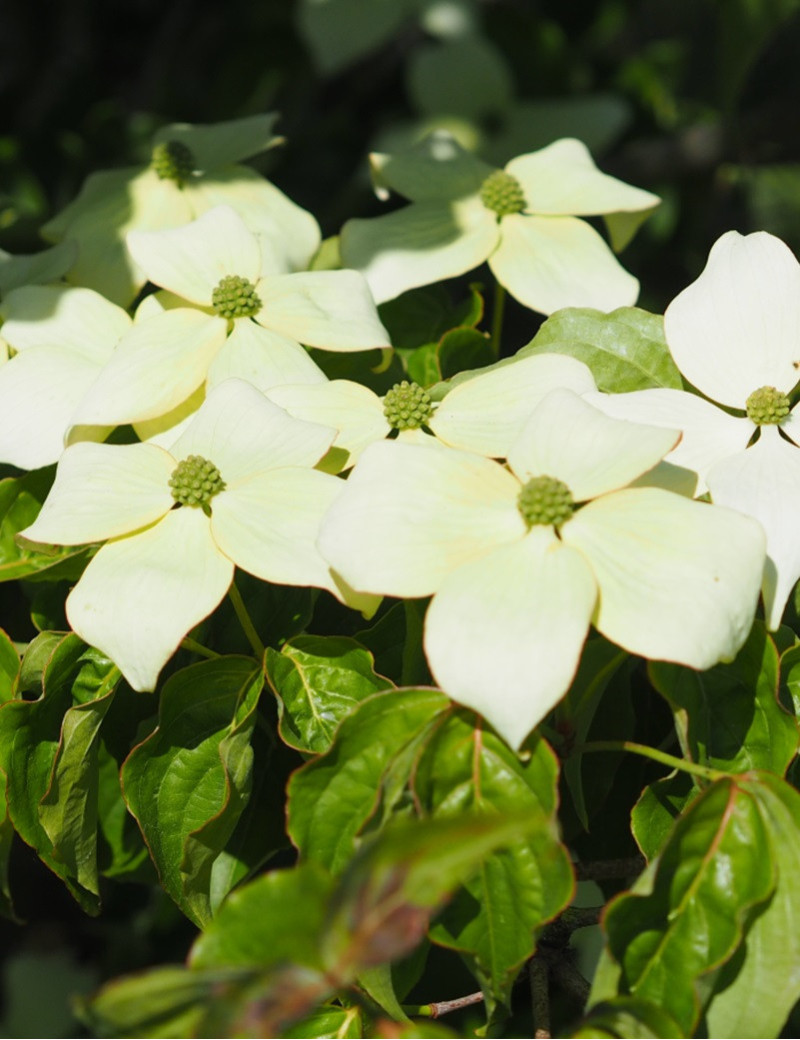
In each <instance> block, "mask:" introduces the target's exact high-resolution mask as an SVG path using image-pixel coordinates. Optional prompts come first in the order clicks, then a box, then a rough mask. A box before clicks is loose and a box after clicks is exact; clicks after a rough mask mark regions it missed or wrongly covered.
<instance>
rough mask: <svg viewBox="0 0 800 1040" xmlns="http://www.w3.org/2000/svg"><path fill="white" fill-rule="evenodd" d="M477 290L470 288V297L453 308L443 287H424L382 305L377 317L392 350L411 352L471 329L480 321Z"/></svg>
mask: <svg viewBox="0 0 800 1040" xmlns="http://www.w3.org/2000/svg"><path fill="white" fill-rule="evenodd" d="M480 289H481V287H480V286H479V285H477V284H474V285H470V287H469V296H468V297H466V299H464V300H461V301H459V302H458V303H455V304H454V303H453V300H452V298H451V296H450V293H448V291H447V290H446V289H445V288H444V286H441V285H426V286H424V287H423V288H421V289H410V290H409V291H408V292H405V293H403V294H402V295H401V296H398V297H397V298H396V299H394V300H388V301H387V302H386V303H382V304H381V305H380V307H379V308H378V314H379V315H380V318H381V321H382V322H383V324H384V325H385V326H386V329H387V331H388V333H389V335H390V337H391V341H392V344H393V345H394V348H395V350H399V351H401V352H402V351H411V350H415V349H416V348H417V347H422V346H425V345H426V344H429V343H438V342H439V340H440V339H441V338H442V336H444V334H445V333H446V332H449V331H450V330H451V329H456V328H460V327H462V326H463V327H467V328H474V327H475V326H476V325H477V324H478V323H479V322H480V320H481V319H482V317H483V297H482V296H481V293H480Z"/></svg>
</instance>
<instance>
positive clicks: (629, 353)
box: [517, 307, 683, 394]
mask: <svg viewBox="0 0 800 1040" xmlns="http://www.w3.org/2000/svg"><path fill="white" fill-rule="evenodd" d="M530 354H567V355H569V356H570V357H574V358H577V359H578V361H582V362H583V363H584V364H585V365H588V366H589V368H590V369H591V370H592V374H593V375H594V378H595V381H596V382H597V385H598V387H599V388H600V390H604V391H606V392H607V393H616V394H622V393H627V392H628V391H630V390H645V389H647V388H649V387H670V388H672V389H675V390H681V389H683V380H682V379H681V374H680V372H679V371H678V369H677V366H676V365H675V362H674V361H673V360H672V356H671V354H670V352H669V348H668V347H667V344H666V340H665V339H664V321H663V318H661V317H660V316H659V315H656V314H648V312H647V311H643V310H640V309H639V308H638V307H619V308H618V309H617V310H615V311H611V313H610V314H603V312H602V311H596V310H592V309H591V308H589V307H568V308H566V309H565V310H562V311H558V312H557V313H556V314H554V315H552V317H550V318H548V319H547V321H546V322H545V323H544V325H542V327H541V328H540V329H539V331H538V333H537V334H536V336H535V337H534V339H533V340H532V341H531V342H530V343H529V344H528V345H527V346H526V347H523V348H522V350H520V351H519V353H518V354H517V357H528V356H529V355H530Z"/></svg>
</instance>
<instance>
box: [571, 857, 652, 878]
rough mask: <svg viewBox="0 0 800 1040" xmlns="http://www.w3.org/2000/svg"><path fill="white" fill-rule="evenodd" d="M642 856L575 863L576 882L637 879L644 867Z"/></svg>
mask: <svg viewBox="0 0 800 1040" xmlns="http://www.w3.org/2000/svg"><path fill="white" fill-rule="evenodd" d="M646 865H647V864H646V862H645V858H644V856H623V857H622V858H621V859H600V860H595V862H593V863H575V864H573V866H574V867H575V877H576V878H577V879H578V881H613V880H616V879H618V878H628V877H638V875H639V874H641V872H642V871H643V870H644V868H645V866H646Z"/></svg>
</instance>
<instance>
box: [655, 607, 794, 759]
mask: <svg viewBox="0 0 800 1040" xmlns="http://www.w3.org/2000/svg"><path fill="white" fill-rule="evenodd" d="M649 675H650V679H651V682H652V683H653V685H654V686H655V688H656V689H657V690H658V691H659V693H661V694H662V696H664V697H665V698H666V700H667V701H668V702H669V704H670V707H671V708H672V710H673V712H674V714H675V719H676V725H677V729H678V735H679V737H680V739H681V744H682V747H683V750H684V754H686V755H687V756H688V757H689V758H690V759H691V760H692V761H695V762H699V763H700V764H702V765H710V766H712V767H714V768H716V769H722V770H724V771H726V772H731V773H743V772H745V771H747V770H748V769H768V770H770V772H773V773H776V774H777V775H778V776H783V774H784V773H785V772H786V770H787V768H788V767H789V763H790V762H791V761H792V759H793V758H794V756H795V754H796V753H797V748H798V743H799V742H800V731H798V725H797V720H796V719H795V718H794V717H793V716H792V715H790V714H789V713H788V712H787V711H786V710H785V709H784V708H783V707H782V706H781V704H780V702H779V701H778V675H779V669H778V651H777V649H776V647H775V644H774V642H773V641H772V639H771V637H770V636H769V635H768V633H767V632H766V630H765V628H764V625H763V624H762V623H761V622H758V621H757V622H756V623H755V624H754V626H753V630H752V632H751V633H750V635H749V637H748V639H747V642H746V643H745V644H744V646H743V647H742V649H741V650H740V651H739V653H738V654H737V656H736V658H735V659H734V660H733V661H731V662H730V663H729V664H718V665H716V666H715V667H714V668H710V669H709V670H708V671H706V672H697V671H695V670H694V669H691V668H685V667H683V666H682V665H675V664H666V663H664V662H659V661H655V662H651V664H650V665H649Z"/></svg>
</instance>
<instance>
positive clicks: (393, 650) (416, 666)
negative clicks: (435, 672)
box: [355, 599, 431, 686]
mask: <svg viewBox="0 0 800 1040" xmlns="http://www.w3.org/2000/svg"><path fill="white" fill-rule="evenodd" d="M427 608H428V600H427V599H406V600H403V602H402V603H393V604H392V605H391V606H390V607H389V608H388V610H386V612H385V613H381V614H379V615H378V619H377V621H375V623H374V624H373V625H372V626H371V627H370V628H365V629H362V630H361V631H360V632H356V636H355V637H356V639H357V640H358V641H359V643H361V644H362V645H363V646H365V647H366V648H367V649H368V650H369V651H370V652H371V653H372V655H373V656H374V658H375V668H376V670H377V671H378V672H379V674H381V675H387V676H390V677H393V678H394V679H395V680H396V681H397V684H398V686H426V685H428V684H429V683H430V682H431V673H430V671H429V669H428V662H427V661H426V659H425V652H424V650H423V649H422V631H423V626H424V623H425V611H426V610H427Z"/></svg>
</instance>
